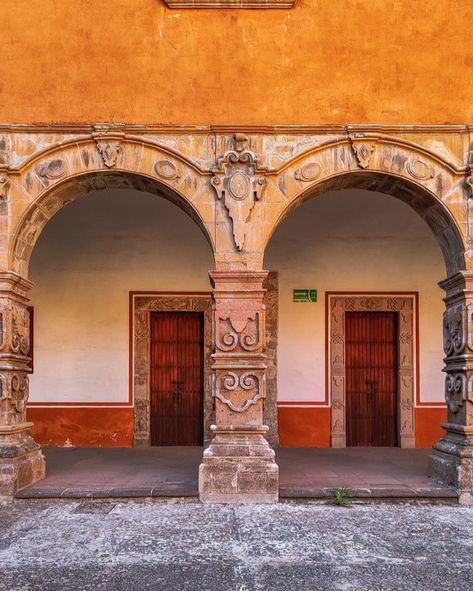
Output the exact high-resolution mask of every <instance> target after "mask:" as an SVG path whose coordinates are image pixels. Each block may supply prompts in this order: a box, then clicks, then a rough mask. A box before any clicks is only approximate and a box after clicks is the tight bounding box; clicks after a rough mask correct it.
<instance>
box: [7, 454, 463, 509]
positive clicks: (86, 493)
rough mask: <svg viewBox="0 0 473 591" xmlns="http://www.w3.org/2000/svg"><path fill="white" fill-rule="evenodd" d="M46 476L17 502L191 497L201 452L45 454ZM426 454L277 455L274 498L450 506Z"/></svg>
mask: <svg viewBox="0 0 473 591" xmlns="http://www.w3.org/2000/svg"><path fill="white" fill-rule="evenodd" d="M44 454H45V456H46V460H47V466H48V471H47V476H46V478H45V479H44V480H42V481H40V482H37V483H36V484H34V485H32V486H30V487H28V488H25V489H23V490H21V491H20V492H19V493H17V495H16V496H17V498H60V497H62V498H81V497H95V498H128V497H130V498H133V497H196V496H197V495H198V468H199V463H200V461H201V458H202V448H200V447H152V448H148V449H132V448H49V449H44ZM429 454H430V449H400V448H363V447H352V448H346V449H319V448H297V449H295V448H283V449H277V450H276V460H277V462H278V464H279V468H280V497H281V498H293V499H304V498H305V499H324V498H327V497H329V496H330V495H331V493H332V490H333V489H334V488H338V487H342V486H346V487H347V488H349V489H350V495H351V496H352V497H356V498H359V499H370V498H372V499H392V500H408V499H413V500H424V501H432V502H433V501H441V502H456V500H457V494H456V492H455V491H454V490H453V489H450V488H448V487H446V486H445V485H442V484H440V483H438V482H435V481H433V480H430V479H429V478H428V477H427V461H428V457H429Z"/></svg>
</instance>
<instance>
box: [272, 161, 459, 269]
mask: <svg viewBox="0 0 473 591" xmlns="http://www.w3.org/2000/svg"><path fill="white" fill-rule="evenodd" d="M343 189H365V190H368V191H377V192H379V193H384V194H386V195H390V196H392V197H395V198H396V199H399V200H400V201H403V202H404V203H406V204H407V205H409V206H410V207H411V208H412V209H413V210H414V211H415V212H416V213H418V214H419V215H420V217H421V218H422V219H423V220H424V221H425V222H426V223H427V224H428V226H429V227H430V229H431V230H432V232H433V234H434V236H435V237H436V239H437V241H438V243H439V245H440V249H441V251H442V254H443V258H444V261H445V267H446V271H447V276H451V275H454V274H455V273H457V272H458V271H463V270H465V269H466V263H465V250H466V248H465V244H464V240H463V237H462V233H461V230H460V228H459V226H458V224H457V222H456V220H455V218H454V217H453V215H452V213H451V212H450V211H449V210H448V209H447V207H446V206H445V204H444V203H443V202H442V201H441V200H440V199H439V198H438V197H437V196H435V195H434V194H433V193H432V192H430V191H429V190H428V189H426V188H425V187H421V186H419V185H418V184H416V183H414V182H410V181H408V180H406V179H404V178H401V177H398V176H395V175H392V174H388V173H385V172H375V171H366V170H363V171H356V172H354V171H350V172H344V173H343V172H342V173H339V174H337V175H335V176H332V177H329V178H326V179H323V180H321V181H319V182H317V183H315V184H313V185H312V186H311V187H309V188H308V189H306V190H304V191H302V192H301V193H299V194H298V195H297V196H295V197H294V198H293V199H292V200H291V201H290V202H289V203H288V204H287V206H286V207H285V209H284V210H283V211H282V213H281V214H280V215H279V217H278V219H277V220H276V221H275V223H274V225H273V226H272V228H271V231H270V233H269V235H268V238H267V240H266V243H265V246H264V255H266V251H267V248H268V245H269V243H270V241H271V237H272V235H273V234H274V232H275V231H276V229H277V228H278V227H279V225H280V224H281V222H282V221H283V220H284V219H285V218H286V217H287V216H288V215H289V214H290V213H291V212H292V211H293V210H294V209H296V208H297V207H299V206H300V205H301V204H302V203H304V202H305V201H307V200H309V199H312V198H314V197H317V196H318V195H321V194H323V193H328V192H330V191H340V190H343Z"/></svg>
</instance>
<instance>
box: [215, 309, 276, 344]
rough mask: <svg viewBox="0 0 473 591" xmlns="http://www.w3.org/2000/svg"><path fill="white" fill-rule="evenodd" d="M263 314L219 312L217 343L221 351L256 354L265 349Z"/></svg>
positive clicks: (217, 317) (217, 315)
mask: <svg viewBox="0 0 473 591" xmlns="http://www.w3.org/2000/svg"><path fill="white" fill-rule="evenodd" d="M263 339H264V331H262V330H261V312H258V311H255V312H253V313H252V312H249V311H248V310H233V311H231V312H230V311H229V310H225V309H223V310H219V311H218V312H217V314H216V341H215V346H216V347H217V349H218V350H219V351H222V352H226V353H229V352H231V351H248V352H254V351H258V350H260V349H262V348H263V347H264V341H263Z"/></svg>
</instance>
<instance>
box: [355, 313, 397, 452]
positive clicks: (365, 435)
mask: <svg viewBox="0 0 473 591" xmlns="http://www.w3.org/2000/svg"><path fill="white" fill-rule="evenodd" d="M345 337H346V345H345V347H346V350H345V353H346V421H347V445H349V446H361V445H366V446H395V445H397V430H398V428H397V356H398V353H397V315H396V313H395V312H347V313H346V314H345Z"/></svg>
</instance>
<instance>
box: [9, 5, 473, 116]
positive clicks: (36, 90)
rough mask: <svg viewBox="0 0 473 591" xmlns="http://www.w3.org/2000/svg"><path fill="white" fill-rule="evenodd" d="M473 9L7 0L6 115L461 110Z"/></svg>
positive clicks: (471, 50) (471, 60) (472, 51)
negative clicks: (204, 6)
mask: <svg viewBox="0 0 473 591" xmlns="http://www.w3.org/2000/svg"><path fill="white" fill-rule="evenodd" d="M472 19H473V4H472V3H471V2H459V1H458V0H436V1H434V0H416V1H413V0H370V1H360V0H298V3H297V5H296V7H295V8H294V9H291V10H269V11H268V10H223V9H218V10H199V9H197V10H196V9H191V10H170V9H168V8H166V7H165V5H164V3H163V1H162V0H113V1H111V0H94V1H91V0H74V1H73V2H72V1H64V0H3V1H2V3H1V9H0V30H1V32H2V50H1V59H0V80H1V84H0V104H1V105H2V109H1V115H0V120H1V121H2V122H9V123H13V122H16V123H27V122H38V121H41V122H52V121H68V122H95V121H124V122H141V123H150V122H153V123H175V124H181V123H185V124H208V123H213V124H234V123H243V124H258V125H263V124H277V123H286V124H289V123H296V124H297V123H299V124H314V123H342V124H343V123H357V122H360V123H361V122H370V123H402V124H405V123H464V122H468V121H472V120H473V102H472V100H471V96H472V83H471V80H472V70H473V36H472V35H471V22H472Z"/></svg>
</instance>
